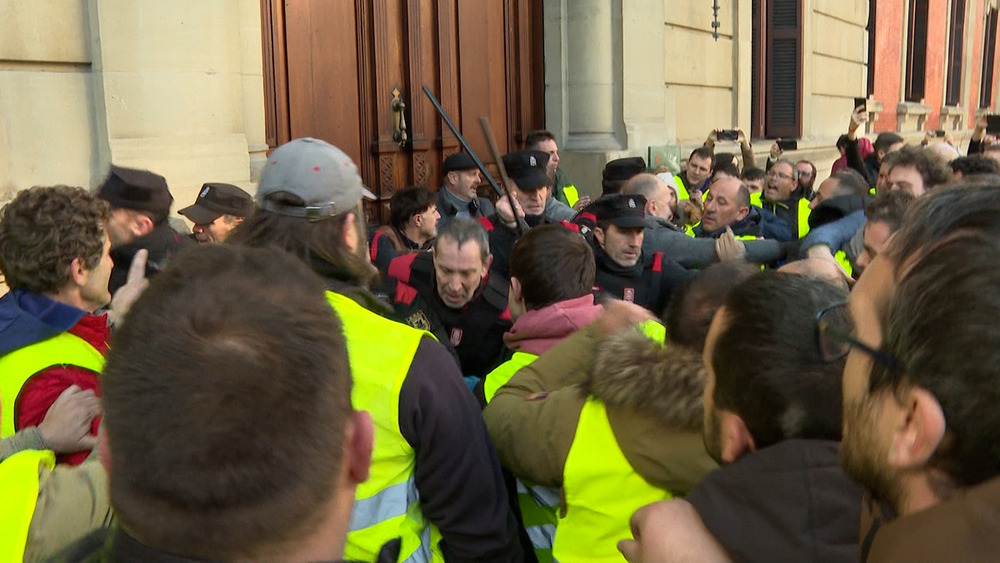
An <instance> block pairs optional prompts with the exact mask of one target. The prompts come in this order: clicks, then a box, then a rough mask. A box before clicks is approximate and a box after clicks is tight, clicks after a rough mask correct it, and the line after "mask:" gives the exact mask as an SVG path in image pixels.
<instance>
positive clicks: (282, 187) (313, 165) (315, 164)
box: [257, 137, 376, 221]
mask: <svg viewBox="0 0 1000 563" xmlns="http://www.w3.org/2000/svg"><path fill="white" fill-rule="evenodd" d="M280 196H286V197H280ZM362 197H364V198H366V199H376V197H375V194H373V193H371V192H370V191H368V189H366V188H365V186H364V184H363V183H362V181H361V176H359V175H358V167H357V166H355V165H354V162H353V161H352V160H351V157H349V156H347V154H345V153H344V151H342V150H340V149H338V148H337V147H335V146H333V145H331V144H330V143H327V142H326V141H322V140H320V139H313V138H311V137H303V138H301V139H295V140H294V141H289V142H288V143H285V144H284V145H281V146H280V147H278V148H277V149H275V151H274V152H273V153H271V156H270V157H269V158H268V159H267V164H266V165H265V166H264V171H263V172H262V173H261V177H260V187H259V188H258V189H257V205H258V207H260V208H261V209H263V210H265V211H270V212H272V213H277V214H279V215H287V216H289V217H301V218H304V219H308V220H310V221H318V220H320V219H324V218H326V217H332V216H334V215H338V214H340V213H344V212H345V211H348V210H350V209H353V208H354V207H355V206H357V204H358V202H359V201H361V198H362ZM289 200H291V201H293V202H294V203H291V202H290V201H289Z"/></svg>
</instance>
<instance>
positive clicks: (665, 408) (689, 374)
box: [584, 329, 705, 431]
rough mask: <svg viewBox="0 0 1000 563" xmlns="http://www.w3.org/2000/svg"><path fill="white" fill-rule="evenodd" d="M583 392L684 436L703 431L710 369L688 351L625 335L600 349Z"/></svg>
mask: <svg viewBox="0 0 1000 563" xmlns="http://www.w3.org/2000/svg"><path fill="white" fill-rule="evenodd" d="M584 388H585V389H586V391H587V392H588V393H590V394H591V395H593V396H595V397H597V398H598V399H601V400H602V401H604V403H605V404H607V405H608V406H614V407H625V408H630V409H634V410H636V411H639V412H642V413H644V414H647V415H650V416H654V417H657V418H659V419H660V420H662V422H663V423H664V424H665V425H667V426H670V427H672V428H675V429H677V430H681V431H698V430H700V429H701V426H702V393H703V392H704V389H705V366H704V363H703V362H702V360H701V356H700V355H698V354H697V353H696V352H693V351H691V350H688V349H686V348H683V347H680V346H676V345H670V344H669V343H667V344H666V345H663V346H661V345H660V344H659V343H657V342H654V341H652V340H649V339H648V338H646V337H645V336H643V335H642V334H641V333H639V331H638V330H634V329H633V330H624V331H621V332H619V333H617V334H615V335H613V336H611V337H609V338H607V339H606V340H605V341H604V342H602V343H601V344H600V346H598V348H597V351H596V354H595V360H594V365H593V369H592V370H591V373H590V376H589V377H588V380H587V382H586V383H585V384H584Z"/></svg>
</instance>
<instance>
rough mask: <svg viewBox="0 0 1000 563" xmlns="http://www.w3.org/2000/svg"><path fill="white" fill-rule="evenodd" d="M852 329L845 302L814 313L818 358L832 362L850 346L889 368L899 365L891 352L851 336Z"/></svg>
mask: <svg viewBox="0 0 1000 563" xmlns="http://www.w3.org/2000/svg"><path fill="white" fill-rule="evenodd" d="M853 331H854V320H853V319H852V318H851V312H850V310H848V308H847V303H846V302H845V303H837V304H836V305H831V306H829V307H827V308H826V309H823V310H822V311H820V312H819V314H818V315H816V341H817V343H818V345H819V354H820V358H822V359H823V361H824V362H833V361H836V360H839V359H840V358H843V357H844V356H846V355H847V353H848V352H850V351H851V348H857V349H858V350H861V351H862V352H864V353H866V354H868V355H869V356H871V357H872V358H873V359H874V360H875V361H876V362H879V363H880V364H883V365H886V366H888V367H890V368H895V367H897V366H898V365H899V362H898V361H896V358H894V357H892V355H891V354H888V353H886V352H883V351H881V350H876V349H875V348H872V347H871V346H869V345H867V344H865V343H864V342H861V341H859V340H858V339H856V338H854V337H853V336H851V333H852V332H853Z"/></svg>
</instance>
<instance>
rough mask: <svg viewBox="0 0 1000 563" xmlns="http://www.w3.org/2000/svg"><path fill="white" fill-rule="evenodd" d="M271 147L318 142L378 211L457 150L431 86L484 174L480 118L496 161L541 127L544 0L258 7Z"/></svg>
mask: <svg viewBox="0 0 1000 563" xmlns="http://www.w3.org/2000/svg"><path fill="white" fill-rule="evenodd" d="M261 9H262V17H263V40H264V41H263V46H264V83H265V103H266V105H267V107H266V116H267V140H268V144H269V145H270V146H271V147H275V146H277V145H280V144H282V143H285V142H287V141H289V140H291V139H295V138H298V137H306V136H309V137H316V138H320V139H324V140H326V141H328V142H330V143H332V144H334V145H336V146H338V147H340V148H341V149H342V150H344V152H346V153H347V154H348V155H350V156H351V158H353V159H354V161H355V162H356V163H357V164H358V167H359V168H360V170H361V176H362V178H363V179H364V181H365V182H366V184H367V185H368V187H369V189H371V190H372V191H373V192H375V194H376V195H378V196H379V200H380V204H379V205H376V206H375V207H374V208H373V209H371V211H372V214H373V215H374V216H373V217H372V219H374V220H382V221H384V220H387V219H388V215H387V202H388V199H389V198H390V197H391V196H392V193H393V192H394V191H395V190H396V189H399V188H401V187H405V186H409V185H422V186H427V187H429V188H431V189H436V188H437V187H438V186H440V185H441V178H442V174H441V162H442V160H443V159H444V157H445V156H447V155H449V154H451V153H453V152H456V151H458V150H460V146H459V142H458V140H457V139H456V138H455V137H454V135H452V133H451V132H450V131H449V130H448V129H447V127H446V126H445V124H444V123H443V121H442V120H441V119H440V118H439V117H438V115H437V113H436V111H435V110H434V107H433V106H432V105H431V103H430V101H429V100H428V99H427V98H426V97H425V95H424V93H423V91H422V88H423V86H425V85H426V86H428V87H429V88H430V89H431V91H432V92H433V93H434V94H435V95H436V96H437V97H438V98H439V99H440V100H441V104H442V105H443V107H444V109H445V111H446V112H447V113H448V115H449V116H450V117H451V119H452V121H454V122H455V124H456V125H457V126H458V128H459V130H460V131H461V132H462V135H463V136H464V137H465V138H466V140H467V141H468V142H469V143H470V145H471V146H472V148H473V150H474V151H475V152H476V154H477V155H478V156H479V157H480V158H481V159H482V160H483V161H484V162H492V160H493V159H492V158H491V157H490V153H489V151H488V145H487V143H486V140H485V136H484V135H483V133H482V129H481V127H480V124H479V117H480V116H486V117H488V118H489V120H490V124H491V126H492V129H493V132H494V135H495V137H496V139H497V144H498V145H499V147H500V150H501V151H504V152H506V151H509V150H516V149H518V148H520V146H521V143H522V141H523V136H524V135H525V134H526V133H527V132H529V131H531V130H533V129H537V128H541V127H542V126H543V125H544V113H543V111H544V84H543V80H544V78H543V76H544V69H543V66H542V50H543V46H542V33H543V31H542V9H541V0H261Z"/></svg>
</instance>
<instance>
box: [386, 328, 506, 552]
mask: <svg viewBox="0 0 1000 563" xmlns="http://www.w3.org/2000/svg"><path fill="white" fill-rule="evenodd" d="M399 429H400V432H401V433H402V434H403V437H404V438H405V439H406V441H407V442H408V443H409V444H410V445H411V446H412V447H413V450H414V451H415V453H416V473H415V475H414V478H415V480H416V484H417V491H418V492H419V493H420V505H421V510H422V511H423V514H424V516H426V517H427V519H428V520H429V521H430V522H432V523H433V524H434V525H435V526H437V527H438V529H439V530H440V531H441V536H442V538H443V539H442V540H441V544H440V545H441V549H442V552H443V554H444V557H445V559H446V560H447V561H520V560H521V559H522V558H523V553H522V551H521V545H520V543H519V541H518V534H517V523H516V521H515V519H514V515H513V514H512V513H511V511H510V508H509V506H508V504H507V489H506V487H505V485H504V479H503V475H502V473H501V471H500V463H499V461H498V460H497V456H496V452H495V451H494V449H493V443H492V442H491V441H490V437H489V434H488V433H487V431H486V425H485V424H484V423H483V418H482V415H481V414H480V409H479V405H478V404H477V403H476V400H475V399H474V398H473V395H472V393H471V392H470V391H469V388H468V387H467V386H466V385H465V382H464V381H463V379H462V375H461V373H460V372H459V369H458V367H457V366H456V365H455V363H454V362H453V361H452V360H451V356H449V355H448V352H447V351H446V350H445V349H444V347H443V346H442V345H441V344H440V343H438V342H435V341H433V340H431V339H429V338H425V339H423V341H421V343H420V345H419V347H418V348H417V353H416V354H415V356H414V358H413V363H412V364H411V366H410V371H409V373H408V374H407V376H406V381H404V382H403V387H402V389H401V391H400V400H399Z"/></svg>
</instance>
